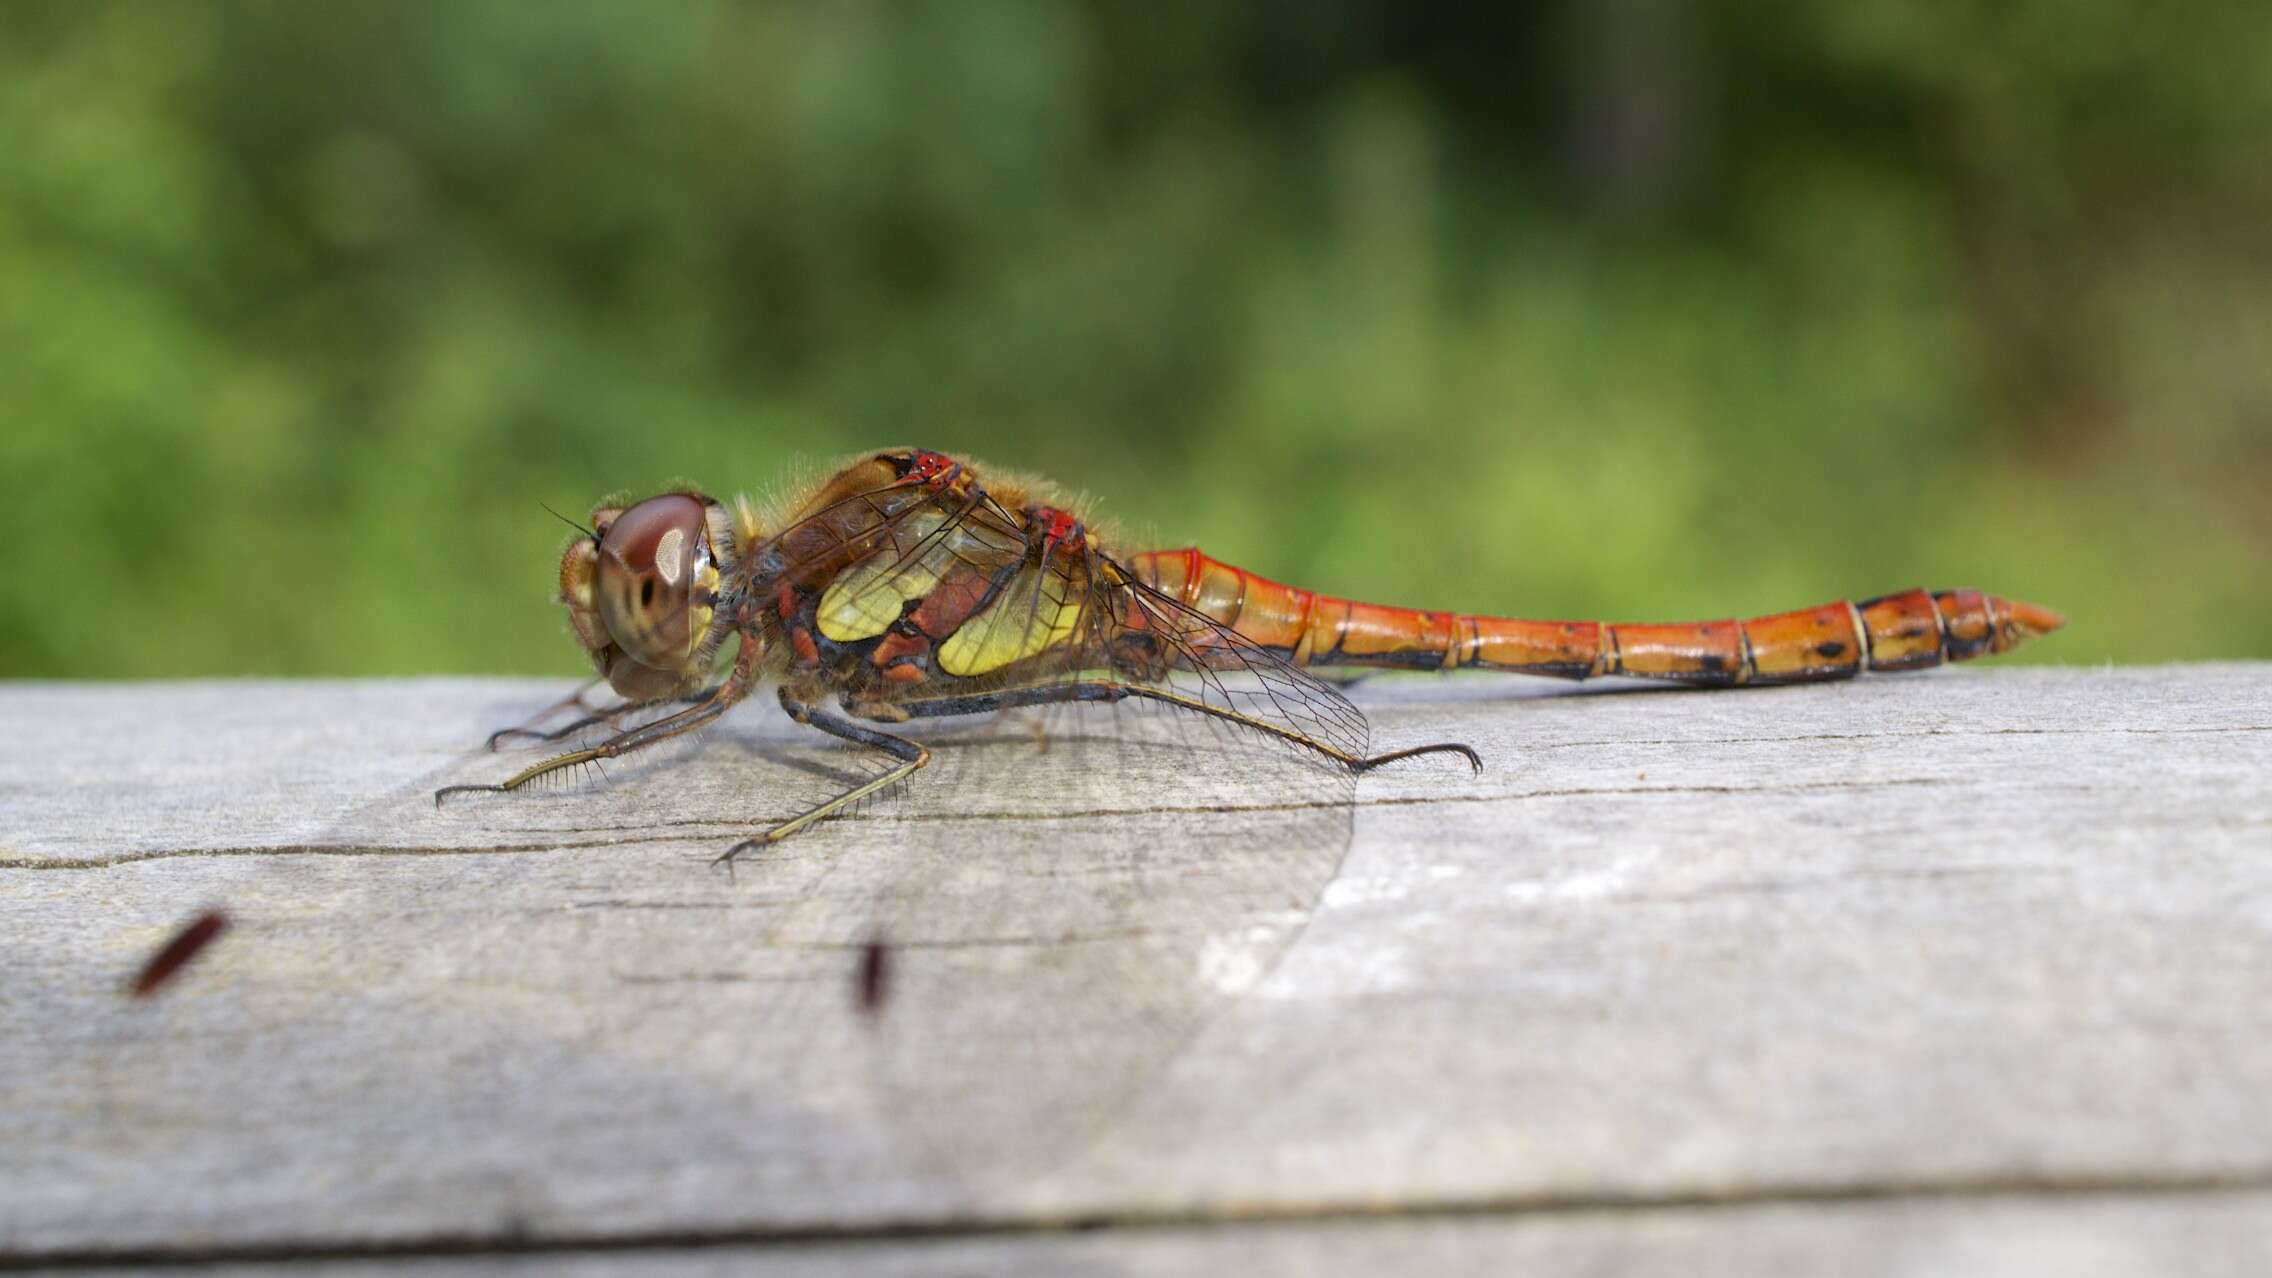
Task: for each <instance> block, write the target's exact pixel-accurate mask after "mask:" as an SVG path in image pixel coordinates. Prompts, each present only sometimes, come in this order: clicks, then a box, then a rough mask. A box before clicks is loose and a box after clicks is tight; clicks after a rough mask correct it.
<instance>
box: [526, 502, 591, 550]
mask: <svg viewBox="0 0 2272 1278" xmlns="http://www.w3.org/2000/svg"><path fill="white" fill-rule="evenodd" d="M537 505H539V506H544V513H545V514H548V515H550V516H552V517H553V518H554V519H557V520H559V521H560V522H561V523H564V524H566V525H568V526H569V527H570V528H573V529H575V530H576V531H577V532H580V533H582V534H584V535H585V536H586V537H589V538H591V539H592V540H593V541H598V540H599V539H600V535H599V534H598V533H596V532H593V531H592V530H591V529H589V528H586V527H584V526H583V525H582V524H579V523H577V522H576V521H575V520H573V519H570V518H569V517H568V516H566V515H563V514H561V513H560V512H559V511H557V510H554V509H553V508H552V507H550V506H546V505H545V503H543V502H541V501H540V502H538V503H537Z"/></svg>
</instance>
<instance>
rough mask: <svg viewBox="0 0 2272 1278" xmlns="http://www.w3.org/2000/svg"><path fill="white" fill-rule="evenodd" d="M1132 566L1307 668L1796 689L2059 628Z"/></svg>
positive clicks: (2027, 618) (1969, 614)
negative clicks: (1564, 603) (1600, 612)
mask: <svg viewBox="0 0 2272 1278" xmlns="http://www.w3.org/2000/svg"><path fill="white" fill-rule="evenodd" d="M1129 567H1130V569H1131V570H1132V571H1134V572H1135V573H1136V574H1137V576H1139V577H1140V578H1142V579H1143V580H1144V581H1145V582H1146V583H1147V584H1149V585H1151V586H1153V587H1154V588H1155V589H1158V590H1160V591H1162V592H1164V593H1166V594H1168V595H1171V596H1173V597H1175V598H1177V599H1179V600H1181V601H1183V603H1185V604H1186V605H1188V606H1189V607H1191V608H1194V609H1196V610H1198V611H1199V612H1202V613H1205V614H1206V615H1207V616H1209V617H1212V618H1214V619H1215V620H1216V621H1219V622H1222V623H1224V624H1225V625H1228V626H1230V627H1231V628H1232V629H1233V630H1236V631H1237V632H1238V633H1239V634H1240V635H1242V636H1244V637H1245V638H1247V639H1249V640H1252V641H1253V642H1255V643H1258V644H1260V645H1262V646H1264V647H1266V648H1269V649H1271V650H1273V651H1275V652H1277V653H1279V654H1280V655H1283V656H1285V657H1287V658H1288V659H1290V660H1292V661H1293V662H1295V663H1296V664H1297V665H1305V666H1392V667H1398V668H1403V669H1411V670H1449V669H1456V668H1466V667H1474V668H1478V669H1485V670H1511V671H1517V672H1520V673H1523V674H1538V675H1552V676H1556V677H1559V678H1564V679H1584V678H1588V677H1591V676H1593V675H1605V674H1622V675H1639V676H1643V677H1647V678H1653V679H1675V680H1679V681H1681V682H1684V683H1694V684H1708V685H1727V684H1744V683H1801V682H1809V681H1813V680H1819V679H1847V678H1852V677H1853V676H1854V675H1856V674H1859V673H1861V672H1862V671H1863V670H1920V669H1924V668H1925V667H1928V666H1937V665H1939V664H1941V663H1942V662H1943V661H1964V660H1968V659H1970V658H1973V657H1978V656H1983V655H1986V654H1990V653H1999V652H2006V651H2009V650H2010V649H2012V648H2013V647H2016V646H2017V645H2018V644H2020V643H2021V642H2022V641H2024V640H2026V639H2028V638H2031V637H2033V636H2035V635H2039V634H2044V633H2046V632H2048V631H2051V630H2055V629H2057V628H2058V627H2059V626H2060V625H2062V624H2064V622H2065V618H2063V617H2061V616H2060V615H2059V614H2057V613H2055V612H2052V611H2050V610H2048V609H2044V608H2038V607H2036V606H2034V605H2032V604H2024V603H2018V602H2014V601H2012V600H2006V599H2000V598H1998V597H1996V596H1994V595H1984V594H1982V593H1980V592H1979V591H1977V590H1942V591H1925V590H1911V591H1906V592H1903V593H1901V594H1895V595H1884V596H1881V597H1879V598H1876V599H1871V600H1868V601H1867V602H1864V603H1858V604H1857V603H1848V602H1845V601H1843V600H1841V601H1840V602H1837V603H1829V604H1823V605H1821V606H1820V607H1816V608H1806V609H1801V610H1800V611H1797V612H1785V613H1777V614H1775V615H1773V616H1768V617H1753V618H1750V619H1748V620H1743V621H1734V620H1730V621H1705V622H1684V623H1676V624H1672V625H1634V624H1605V623H1603V622H1597V621H1524V620H1520V619H1517V618H1513V617H1476V616H1469V615H1467V614H1464V613H1451V612H1429V611H1425V610H1421V609H1415V608H1390V607H1384V606H1382V605H1380V604H1368V603H1358V602H1356V601H1354V600H1349V599H1341V598H1336V597H1335V596H1332V595H1320V594H1315V593H1312V592H1310V591H1307V590H1302V589H1299V588H1298V587H1294V586H1288V585H1284V584H1282V583H1279V582H1275V581H1271V580H1269V579H1268V578H1265V577H1258V576H1256V575H1255V574H1253V573H1251V572H1248V571H1246V570H1245V569H1243V568H1236V567H1233V566H1231V565H1230V564H1226V563H1223V562H1222V561H1220V560H1217V559H1213V558H1210V557H1209V556H1207V555H1205V554H1203V553H1201V552H1200V551H1198V550H1196V549H1185V550H1160V551H1151V552H1148V553H1145V554H1140V555H1137V556H1135V557H1134V558H1133V559H1132V560H1130V561H1129Z"/></svg>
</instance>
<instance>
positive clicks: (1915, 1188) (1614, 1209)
mask: <svg viewBox="0 0 2272 1278" xmlns="http://www.w3.org/2000/svg"><path fill="white" fill-rule="evenodd" d="M2267 1192H2272V1168H2235V1169H2230V1170H2223V1171H2217V1170H2209V1171H2199V1172H2182V1171H2180V1172H2170V1173H2165V1174H2161V1175H2155V1174H2151V1173H2138V1172H2103V1173H2091V1172H2070V1173H2030V1172H2024V1171H2012V1172H2000V1173H1999V1172H1990V1173H1983V1174H1981V1175H1977V1176H1945V1177H1929V1176H1920V1177H1913V1178H1900V1177H1889V1178H1885V1179H1878V1180H1855V1181H1846V1182H1830V1183H1822V1184H1810V1183H1805V1182H1773V1183H1760V1184H1753V1185H1727V1186H1697V1187H1694V1188H1688V1189H1667V1190H1660V1191H1635V1192H1631V1193H1619V1192H1615V1191H1586V1190H1568V1191H1553V1190H1548V1191H1540V1192H1532V1193H1511V1194H1504V1195H1492V1196H1487V1197H1477V1198H1448V1199H1441V1200H1410V1201H1404V1202H1393V1203H1390V1202H1381V1201H1378V1200H1370V1199H1368V1200H1363V1201H1354V1202H1340V1203H1336V1202H1321V1203H1315V1204H1275V1203H1243V1204H1242V1203H1233V1204H1227V1205H1225V1206H1223V1207H1221V1208H1219V1209H1214V1210H1207V1209H1193V1210H1158V1211H1144V1210H1136V1211H1119V1212H1113V1211H1102V1212H1095V1213H1088V1214H1082V1213H1069V1214H1062V1215H1052V1214H1047V1213H1034V1214H1029V1215H1015V1214H1005V1215H962V1216H956V1215H948V1216H940V1217H935V1218H909V1219H897V1220H893V1219H886V1220H877V1221H871V1222H866V1223H856V1222H847V1223H843V1224H825V1223H822V1224H809V1225H807V1224H795V1223H789V1224H780V1225H760V1226H753V1227H751V1228H747V1229H731V1228H728V1229H712V1230H652V1231H635V1232H627V1233H620V1234H588V1235H583V1234H574V1233H559V1234H552V1235H543V1234H536V1233H533V1232H531V1231H529V1230H528V1229H527V1227H526V1226H525V1225H523V1224H520V1223H519V1222H514V1227H511V1228H506V1229H500V1230H499V1231H498V1232H497V1233H495V1234H479V1233H434V1234H428V1235H423V1236H417V1237H405V1238H400V1239H382V1240H371V1241H352V1240H346V1239H337V1240H327V1239H315V1238H310V1239H302V1240H279V1241H276V1242H271V1243H257V1244H244V1245H237V1246H226V1245H224V1246H219V1247H194V1246H182V1247H142V1248H119V1249H103V1248H69V1249H65V1248H58V1249H54V1250H45V1251H42V1250H34V1249H17V1250H13V1251H0V1271H7V1270H23V1269H43V1268H44V1269H71V1268H78V1269H92V1268H104V1267H113V1266H123V1265H135V1266H143V1267H148V1268H159V1267H168V1268H192V1267H199V1266H210V1265H221V1264H252V1263H280V1262H290V1261H352V1260H408V1259H424V1258H446V1257H465V1256H489V1255H500V1256H503V1255H548V1256H560V1257H570V1256H574V1255H577V1254H580V1253H583V1254H592V1253H601V1254H629V1253H637V1252H663V1251H690V1250H718V1249H726V1248H735V1247H740V1248H748V1249H753V1250H764V1249H772V1248H783V1247H812V1246H852V1245H858V1244H868V1243H879V1242H914V1243H920V1242H948V1241H959V1240H969V1239H1002V1240H1007V1239H1015V1238H1047V1237H1052V1236H1059V1235H1067V1234H1093V1233H1099V1232H1104V1231H1117V1232H1127V1233H1156V1232H1163V1231H1168V1230H1194V1229H1209V1230H1217V1229H1240V1228H1253V1227H1259V1226H1273V1225H1324V1224H1363V1223H1383V1222H1396V1221H1427V1220H1462V1219H1465V1220H1474V1219H1489V1218H1504V1219H1509V1220H1516V1219H1535V1218H1547V1217H1555V1216H1569V1215H1577V1214H1581V1213H1583V1214H1605V1213H1619V1214H1632V1215H1635V1216H1645V1215H1649V1214H1652V1213H1658V1212H1672V1211H1742V1210H1746V1209H1751V1208H1759V1207H1837V1206H1848V1205H1856V1204H1878V1203H1886V1204H1914V1205H1925V1204H1931V1203H1948V1202H1961V1203H1976V1202H1982V1203H1984V1202H1998V1201H2003V1202H2010V1201H2022V1202H2025V1201H2069V1200H2078V1199H2089V1198H2100V1199H2121V1198H2133V1199H2143V1198H2173V1197H2185V1196H2198V1197H2223V1196H2237V1195H2251V1194H2262V1193H2267Z"/></svg>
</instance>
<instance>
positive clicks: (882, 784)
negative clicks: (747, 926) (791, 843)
mask: <svg viewBox="0 0 2272 1278" xmlns="http://www.w3.org/2000/svg"><path fill="white" fill-rule="evenodd" d="M781 709H782V710H783V711H785V712H787V714H788V716H789V717H790V718H792V719H795V720H796V721H797V722H799V723H802V724H806V725H808V726H810V727H815V728H818V729H820V730H821V731H823V732H825V733H827V734H828V735H830V736H832V737H838V738H841V739H843V740H846V741H851V742H855V743H857V744H859V745H864V746H873V747H874V748H876V749H878V750H881V751H883V752H884V753H885V754H888V755H890V756H891V757H893V758H895V759H897V760H899V763H898V765H897V766H896V767H893V768H891V769H889V770H887V771H885V772H884V773H883V774H881V775H880V776H877V777H874V778H872V779H870V780H867V781H863V782H861V783H860V784H858V785H856V786H853V787H852V788H851V789H849V790H846V791H845V792H844V793H842V794H840V795H837V796H836V797H835V798H833V799H830V800H828V801H827V802H825V803H818V804H815V805H813V806H812V807H809V808H807V809H805V810H804V811H802V812H799V813H798V814H797V815H795V816H793V817H790V818H789V819H788V820H786V821H783V822H782V823H781V824H779V825H777V826H774V827H773V828H772V829H770V830H767V831H766V832H765V833H763V834H760V835H758V836H757V837H756V838H754V839H743V840H742V841H741V842H739V843H736V844H735V845H734V846H732V847H730V848H727V849H726V851H725V852H724V854H723V855H721V856H719V858H718V860H717V861H716V862H715V863H716V864H720V865H730V864H732V863H733V860H734V858H735V857H738V856H740V855H741V854H742V853H744V852H748V851H750V850H752V849H755V848H762V847H769V846H771V845H773V844H775V843H779V842H780V841H781V840H783V839H786V838H788V837H789V836H790V835H792V834H795V833H796V832H797V831H799V830H802V829H804V828H805V827H806V826H808V825H811V824H812V823H813V822H815V821H818V820H821V819H823V818H824V817H830V816H834V815H835V814H837V813H838V812H841V811H843V810H844V809H845V808H847V807H849V806H851V805H852V804H855V803H858V802H859V801H860V800H862V799H865V798H867V797H868V796H869V795H871V794H874V793H875V792H876V791H878V790H882V789H886V788H888V787H890V786H894V785H897V784H899V783H900V782H902V781H905V780H906V779H907V778H909V777H911V776H914V775H915V773H916V771H917V770H918V769H920V768H922V767H923V765H924V764H927V763H929V762H930V761H931V752H930V751H929V750H927V749H925V748H924V747H923V746H921V745H918V744H917V743H915V742H913V741H910V740H908V739H907V738H905V737H895V736H893V735H892V734H891V733H889V732H883V731H879V730H878V729H875V728H864V727H861V726H860V725H859V724H857V723H854V722H852V721H851V720H849V719H839V718H837V717H836V716H835V715H832V714H830V713H828V712H827V711H825V710H820V709H816V708H814V707H812V706H809V705H806V704H805V703H804V702H802V701H799V700H797V699H796V698H795V697H793V696H791V695H789V690H788V689H787V688H783V689H781Z"/></svg>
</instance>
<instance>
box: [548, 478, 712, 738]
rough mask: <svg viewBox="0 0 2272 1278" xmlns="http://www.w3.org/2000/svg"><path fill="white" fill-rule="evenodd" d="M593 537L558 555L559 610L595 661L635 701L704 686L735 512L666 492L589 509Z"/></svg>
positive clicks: (697, 496) (704, 499)
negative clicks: (561, 607)
mask: <svg viewBox="0 0 2272 1278" xmlns="http://www.w3.org/2000/svg"><path fill="white" fill-rule="evenodd" d="M591 531H592V534H593V535H592V536H589V537H586V538H582V539H580V540H578V541H575V542H572V543H570V544H569V546H568V549H567V551H566V552H565V553H564V554H562V555H561V557H560V602H561V603H563V604H565V605H567V608H568V620H569V623H570V624H571V625H573V626H574V627H575V628H576V638H577V639H578V640H580V641H581V642H582V643H583V645H584V650H585V651H586V652H589V653H590V654H591V656H592V663H593V664H594V665H596V666H597V667H599V671H600V673H601V674H603V675H605V676H607V681H608V683H609V684H610V685H611V686H613V687H614V689H615V690H616V691H617V692H618V693H621V694H622V695H623V696H625V697H629V698H631V699H633V700H637V701H650V700H657V699H660V698H663V697H669V696H676V695H679V694H682V693H685V692H687V691H690V690H692V689H693V688H695V687H697V686H699V685H700V683H701V681H702V678H703V675H704V673H705V667H707V666H708V665H709V657H710V654H711V653H712V652H713V651H715V649H716V645H715V643H714V642H713V640H712V636H711V633H710V631H711V623H712V622H713V621H714V620H715V618H716V609H717V602H718V595H719V579H720V578H719V574H720V569H721V566H722V564H723V563H724V562H726V561H729V560H730V559H731V557H732V554H733V545H734V540H733V518H732V516H731V514H730V513H729V512H728V511H727V510H726V508H725V507H724V506H722V505H720V504H719V503H717V502H715V501H712V500H711V499H709V498H708V497H704V496H702V495H701V494H700V493H687V492H679V493H664V494H663V495H661V496H659V497H649V498H648V499H647V500H645V501H643V502H640V503H638V504H637V505H634V506H628V507H602V508H600V509H598V510H595V511H593V512H592V528H591Z"/></svg>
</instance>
